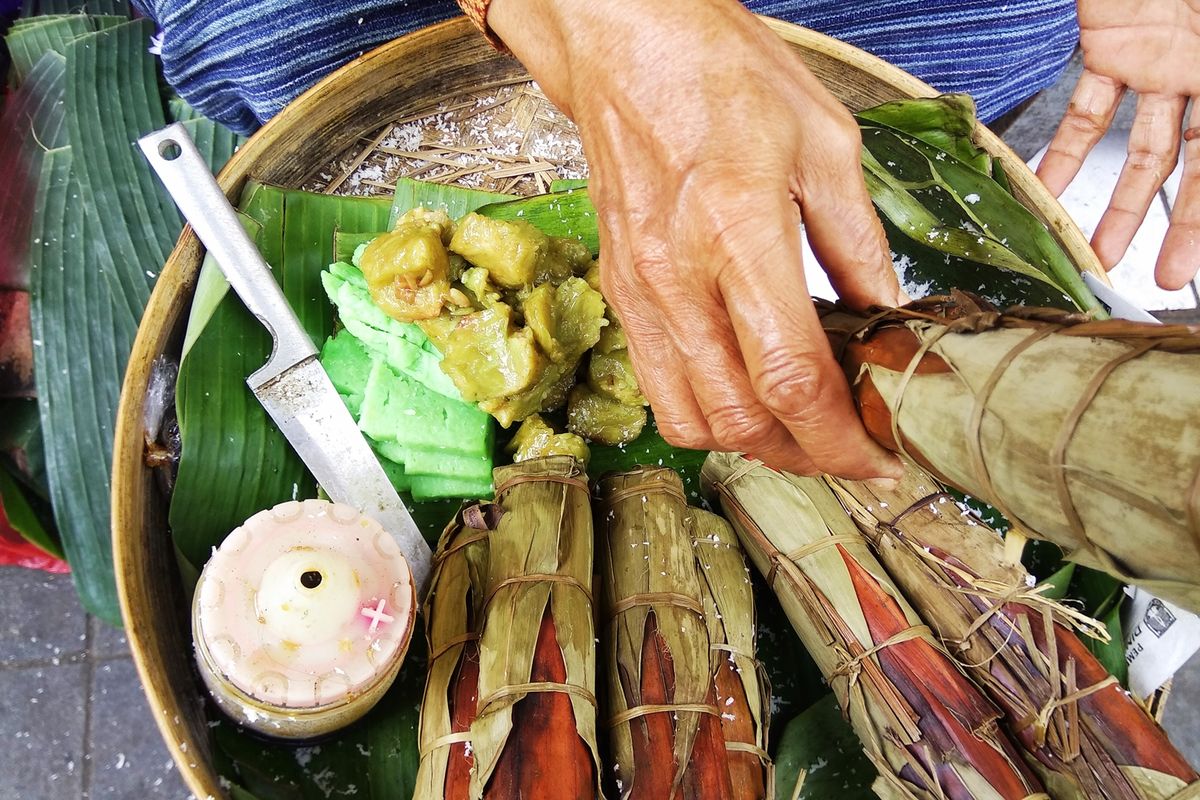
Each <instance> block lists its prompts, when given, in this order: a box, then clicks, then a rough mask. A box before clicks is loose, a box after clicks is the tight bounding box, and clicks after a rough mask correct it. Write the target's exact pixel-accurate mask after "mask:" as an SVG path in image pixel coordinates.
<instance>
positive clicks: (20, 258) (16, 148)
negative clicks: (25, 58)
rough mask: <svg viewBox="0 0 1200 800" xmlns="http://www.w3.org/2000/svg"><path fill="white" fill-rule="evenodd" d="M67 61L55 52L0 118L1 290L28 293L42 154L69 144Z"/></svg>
mask: <svg viewBox="0 0 1200 800" xmlns="http://www.w3.org/2000/svg"><path fill="white" fill-rule="evenodd" d="M64 64H65V61H64V59H63V57H62V56H60V55H58V54H57V53H47V54H46V55H44V56H43V57H42V58H41V59H39V60H38V63H37V65H36V66H35V67H34V68H33V71H32V72H30V74H29V77H28V79H27V80H26V81H25V82H24V83H23V84H22V85H21V87H20V88H19V89H15V90H13V91H12V92H11V93H10V95H9V98H8V101H7V103H5V105H4V107H3V110H2V113H0V131H3V132H4V133H3V135H0V171H2V172H3V174H4V176H5V177H4V180H2V181H0V265H3V268H0V273H2V274H0V286H3V287H4V288H12V289H27V288H28V287H29V275H28V264H27V256H28V252H29V224H30V220H31V219H32V217H33V206H34V203H33V198H34V196H35V193H36V191H37V182H38V177H39V176H40V174H41V168H42V154H43V153H44V152H45V151H46V150H53V149H55V148H57V147H63V146H64V145H66V144H67V130H66V125H65V122H64V116H63V90H64V87H65V86H66V71H65V66H64Z"/></svg>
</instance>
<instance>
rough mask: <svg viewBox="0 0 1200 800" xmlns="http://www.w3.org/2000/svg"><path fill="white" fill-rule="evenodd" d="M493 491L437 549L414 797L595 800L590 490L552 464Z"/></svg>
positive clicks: (517, 471)
mask: <svg viewBox="0 0 1200 800" xmlns="http://www.w3.org/2000/svg"><path fill="white" fill-rule="evenodd" d="M495 481H496V501H495V502H494V503H485V504H478V505H475V506H470V507H468V508H466V509H464V510H463V512H462V513H461V514H459V516H458V517H457V518H456V520H455V522H454V523H452V524H451V526H450V527H449V528H448V529H447V531H446V533H445V534H444V535H443V537H442V542H441V545H440V546H439V552H438V556H437V558H438V564H437V568H436V571H435V576H434V583H433V588H432V589H431V594H430V600H429V601H428V604H427V607H426V608H427V612H426V613H427V616H428V623H427V624H428V628H429V639H430V668H429V678H428V682H427V684H426V690H425V698H424V702H423V704H422V718H421V768H420V772H419V774H418V781H417V786H418V789H417V794H416V797H418V798H425V799H426V800H434V798H442V797H445V798H447V800H460V799H461V798H471V800H481V799H482V798H484V797H486V798H488V800H509V799H510V798H511V800H517V798H529V797H538V798H547V799H548V800H558V799H561V800H577V799H578V798H585V797H592V796H594V795H595V794H596V793H597V792H598V791H599V775H600V772H599V756H598V751H597V747H596V694H595V668H596V650H595V633H594V628H593V624H592V619H593V616H592V589H591V581H592V547H593V544H592V517H591V507H590V502H589V496H588V489H587V479H586V476H584V475H583V472H582V470H581V469H580V467H579V465H578V462H576V461H575V460H574V459H573V458H570V457H567V456H554V457H550V458H545V459H537V460H533V461H526V462H522V463H520V464H514V465H513V466H510V467H501V468H499V469H497V470H496V471H495ZM460 747H461V749H460Z"/></svg>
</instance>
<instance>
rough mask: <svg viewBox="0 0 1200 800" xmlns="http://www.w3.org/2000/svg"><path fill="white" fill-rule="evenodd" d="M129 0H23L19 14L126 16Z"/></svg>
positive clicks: (127, 14)
mask: <svg viewBox="0 0 1200 800" xmlns="http://www.w3.org/2000/svg"><path fill="white" fill-rule="evenodd" d="M130 11H131V9H130V7H129V0H25V1H24V2H23V3H22V4H21V16H22V17H23V18H24V17H34V16H35V15H40V14H119V15H121V16H124V17H128V16H129V14H130Z"/></svg>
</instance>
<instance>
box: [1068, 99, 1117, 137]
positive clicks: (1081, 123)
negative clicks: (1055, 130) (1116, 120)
mask: <svg viewBox="0 0 1200 800" xmlns="http://www.w3.org/2000/svg"><path fill="white" fill-rule="evenodd" d="M1062 128H1063V129H1064V130H1066V131H1067V132H1069V133H1074V134H1079V135H1082V136H1088V137H1091V136H1099V135H1101V134H1103V133H1104V132H1105V131H1106V130H1107V129H1108V124H1107V117H1106V116H1105V115H1104V114H1101V113H1099V112H1096V111H1087V110H1085V109H1083V108H1081V107H1079V106H1077V105H1075V104H1074V103H1072V104H1071V106H1070V108H1069V109H1068V110H1067V114H1066V116H1064V117H1063V121H1062Z"/></svg>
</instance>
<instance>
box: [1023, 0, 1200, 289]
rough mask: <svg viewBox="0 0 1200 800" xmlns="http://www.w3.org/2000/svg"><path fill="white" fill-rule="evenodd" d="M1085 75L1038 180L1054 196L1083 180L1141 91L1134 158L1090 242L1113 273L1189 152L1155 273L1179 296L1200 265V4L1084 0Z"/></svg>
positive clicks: (1132, 140)
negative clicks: (1100, 145) (1126, 99)
mask: <svg viewBox="0 0 1200 800" xmlns="http://www.w3.org/2000/svg"><path fill="white" fill-rule="evenodd" d="M1079 27H1080V36H1081V42H1082V45H1083V62H1084V72H1083V75H1081V76H1080V78H1079V84H1078V86H1076V88H1075V94H1074V96H1073V97H1072V98H1071V104H1070V106H1069V108H1068V109H1067V114H1066V116H1065V117H1064V118H1063V121H1062V124H1061V126H1059V129H1058V132H1057V133H1056V134H1055V136H1054V140H1053V141H1052V142H1051V143H1050V149H1049V152H1047V153H1046V156H1045V158H1044V159H1042V163H1041V165H1040V166H1039V167H1038V175H1039V176H1040V177H1041V178H1042V180H1043V181H1044V182H1045V183H1046V186H1048V187H1049V188H1050V190H1051V191H1052V192H1054V193H1055V194H1061V193H1062V192H1063V190H1064V189H1066V188H1067V184H1069V183H1070V182H1071V180H1072V179H1073V178H1074V177H1075V175H1076V173H1077V172H1078V171H1079V168H1080V166H1081V165H1082V164H1083V160H1084V158H1086V157H1087V154H1088V153H1089V152H1090V151H1091V149H1092V147H1093V146H1094V145H1095V144H1096V142H1098V141H1099V140H1100V139H1101V137H1103V136H1104V134H1105V132H1106V131H1107V130H1108V128H1109V126H1110V125H1111V124H1112V120H1113V115H1114V114H1115V113H1116V111H1117V106H1118V105H1119V104H1120V102H1121V97H1122V96H1123V95H1124V94H1125V91H1126V90H1131V91H1134V92H1137V93H1138V95H1139V97H1138V104H1137V116H1136V118H1135V120H1134V123H1133V129H1132V130H1131V131H1130V134H1129V157H1128V159H1127V160H1126V162H1125V168H1124V169H1123V170H1122V171H1121V177H1120V179H1119V180H1118V181H1117V187H1116V189H1115V190H1114V192H1113V195H1112V200H1111V201H1110V203H1109V206H1108V210H1107V211H1106V212H1105V214H1104V217H1103V218H1102V219H1101V220H1100V224H1099V226H1098V227H1097V228H1096V233H1095V235H1094V236H1093V237H1092V246H1093V247H1094V248H1095V250H1096V254H1097V255H1098V256H1099V257H1100V262H1101V263H1102V264H1103V265H1104V267H1105V268H1106V269H1112V268H1113V267H1114V266H1115V265H1116V264H1117V262H1118V261H1120V260H1121V257H1122V256H1124V255H1125V250H1126V249H1127V248H1128V247H1129V243H1130V241H1132V240H1133V236H1134V234H1135V233H1137V230H1138V228H1139V227H1140V226H1141V224H1142V220H1143V219H1144V218H1145V216H1146V211H1147V210H1148V209H1149V208H1150V204H1151V203H1152V202H1153V201H1154V197H1155V194H1156V193H1157V192H1158V190H1159V189H1160V188H1161V187H1162V185H1163V181H1164V180H1165V179H1166V178H1167V176H1168V175H1170V174H1171V172H1172V170H1174V169H1175V165H1176V164H1177V163H1178V160H1179V151H1180V148H1181V145H1182V149H1183V151H1184V157H1185V161H1184V170H1183V182H1182V184H1181V185H1180V188H1179V195H1178V197H1177V198H1176V200H1175V206H1174V209H1173V210H1172V214H1171V227H1170V229H1169V230H1168V231H1167V236H1166V239H1165V240H1164V241H1163V245H1162V251H1161V252H1160V253H1159V257H1158V264H1157V266H1156V268H1155V271H1154V276H1155V279H1156V280H1157V282H1158V285H1159V286H1161V287H1163V288H1164V289H1178V288H1181V287H1183V286H1185V285H1186V284H1187V282H1188V281H1189V280H1191V279H1192V277H1193V276H1195V274H1196V268H1197V267H1200V104H1193V107H1192V111H1191V116H1190V119H1189V120H1188V123H1187V125H1188V131H1187V133H1186V134H1183V133H1182V129H1183V127H1184V123H1183V117H1184V112H1185V110H1186V109H1187V104H1188V100H1190V99H1194V98H1200V0H1137V1H1135V2H1131V1H1130V0H1079Z"/></svg>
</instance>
